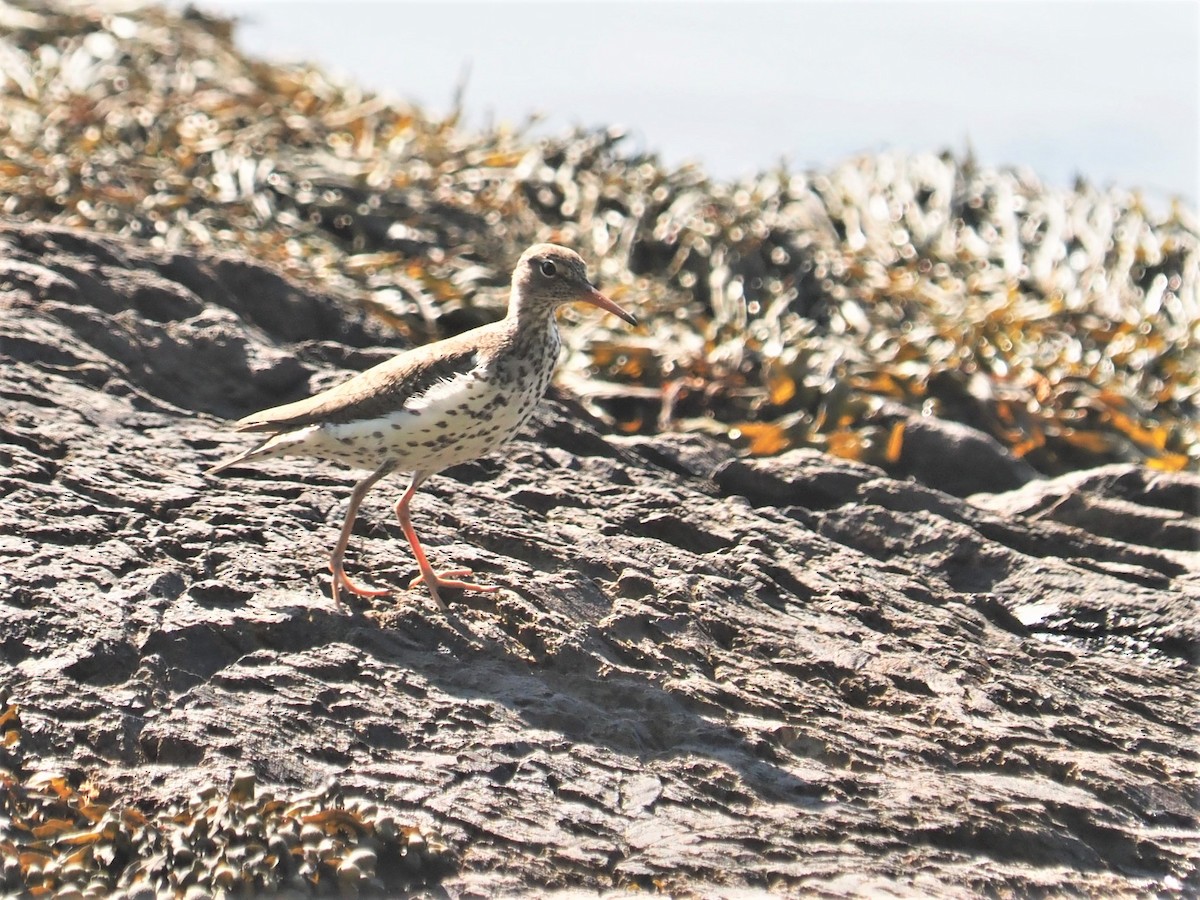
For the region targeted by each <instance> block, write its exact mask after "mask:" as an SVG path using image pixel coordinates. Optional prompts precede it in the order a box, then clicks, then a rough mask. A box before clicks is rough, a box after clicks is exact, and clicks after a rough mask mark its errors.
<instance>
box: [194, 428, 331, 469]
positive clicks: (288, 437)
mask: <svg viewBox="0 0 1200 900" xmlns="http://www.w3.org/2000/svg"><path fill="white" fill-rule="evenodd" d="M313 428H315V426H311V427H309V428H303V429H301V430H300V431H289V432H285V433H284V434H276V435H273V436H272V437H269V438H267V439H266V440H265V441H263V442H262V443H261V444H257V445H255V446H253V447H251V448H250V449H249V450H245V451H243V452H241V453H239V454H238V455H237V456H234V457H231V458H230V459H227V460H225V461H224V462H219V463H217V464H216V465H215V466H213V467H212V468H209V469H205V470H204V474H205V475H216V474H218V473H220V472H224V471H225V470H226V469H229V468H232V467H233V466H236V465H238V464H239V463H244V462H252V461H254V460H256V459H265V458H266V457H268V456H283V455H284V454H286V453H288V452H289V451H291V450H293V449H294V448H295V447H297V446H298V445H302V444H304V443H305V442H306V441H307V440H308V439H309V438H310V437H311V434H310V433H311V432H312V430H313Z"/></svg>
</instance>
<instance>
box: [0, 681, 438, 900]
mask: <svg viewBox="0 0 1200 900" xmlns="http://www.w3.org/2000/svg"><path fill="white" fill-rule="evenodd" d="M0 744H2V747H3V749H0V861H2V862H0V866H2V868H0V892H3V893H4V894H5V895H6V896H8V895H12V894H19V895H25V896H32V897H49V896H54V897H60V898H67V897H110V896H128V897H142V896H146V897H156V896H157V897H175V898H207V897H233V896H245V895H251V894H255V895H256V894H263V893H269V894H275V893H282V894H286V895H290V896H296V897H305V896H327V895H333V896H356V895H358V894H360V893H361V894H365V895H373V896H379V895H383V894H394V893H395V892H397V891H401V890H409V889H411V888H414V887H419V886H420V885H422V884H425V883H426V882H429V881H434V880H436V879H437V878H439V877H441V876H442V875H444V874H445V873H446V872H447V871H448V870H449V869H450V868H451V867H452V866H453V865H454V856H453V854H452V853H451V852H450V851H449V849H448V847H447V846H446V845H445V843H443V842H442V840H441V839H440V838H439V837H438V835H437V834H435V833H433V832H431V831H428V830H424V829H421V828H418V827H416V826H414V825H406V824H401V823H399V822H397V821H396V818H395V816H394V815H393V814H390V813H388V812H386V811H385V810H383V809H381V808H380V807H379V806H378V805H377V804H375V803H373V802H371V801H370V800H368V799H366V798H365V797H356V796H353V795H352V794H350V792H348V791H345V790H343V789H342V788H340V787H339V786H338V785H337V784H336V783H333V782H331V783H329V784H326V785H324V786H323V787H321V788H320V789H319V790H316V791H312V792H309V793H303V794H295V795H291V796H281V795H277V794H274V793H271V792H268V791H264V790H260V789H259V788H258V785H257V784H256V779H255V776H254V775H253V774H250V773H247V774H242V775H239V776H237V777H235V778H234V779H233V782H232V784H231V785H230V787H228V788H227V789H221V788H218V787H216V786H215V785H208V786H206V787H204V788H201V789H200V790H199V791H197V792H196V794H195V795H194V796H193V797H191V798H190V799H189V800H187V801H181V802H177V803H173V804H168V805H165V806H159V807H157V808H154V809H150V810H145V809H140V808H138V807H136V806H132V805H128V804H119V803H115V802H112V800H111V799H110V798H108V797H107V796H106V792H105V789H104V788H103V786H101V785H99V784H97V783H96V782H94V781H91V780H88V779H86V778H83V777H81V776H80V775H79V774H78V773H75V774H68V773H64V772H59V771H54V770H47V769H44V768H39V767H38V766H36V765H35V760H34V759H33V758H31V757H32V755H31V754H27V753H25V752H23V750H22V747H21V744H22V730H21V722H20V710H19V708H18V707H17V706H16V705H12V704H8V705H5V706H4V708H3V710H2V711H0Z"/></svg>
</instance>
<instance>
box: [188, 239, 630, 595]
mask: <svg viewBox="0 0 1200 900" xmlns="http://www.w3.org/2000/svg"><path fill="white" fill-rule="evenodd" d="M575 302H583V303H589V304H592V305H593V306H597V307H599V308H600V309H602V310H605V311H607V312H610V313H612V314H613V315H616V316H618V317H620V318H621V319H623V320H624V321H626V322H627V323H629V324H630V325H632V326H636V325H637V319H636V318H635V317H634V316H633V315H631V314H630V313H628V312H626V311H625V310H624V309H622V308H621V307H620V306H618V305H617V304H616V303H614V302H613V301H612V300H610V299H609V298H608V297H606V296H605V295H604V294H602V293H601V292H600V291H599V290H598V289H597V288H596V286H595V285H593V284H592V282H591V281H589V280H588V275H587V265H586V263H585V262H584V260H583V258H582V257H581V256H579V254H577V253H575V252H574V251H573V250H570V249H568V248H566V247H562V246H559V245H557V244H549V243H539V244H534V245H533V246H531V247H530V248H529V249H527V250H526V251H525V252H524V253H523V254H521V257H520V259H519V260H518V261H517V264H516V266H515V267H514V269H513V274H512V286H511V289H510V292H509V298H508V312H507V315H506V316H505V317H504V318H503V319H501V320H499V321H497V322H493V323H490V324H487V325H483V326H480V327H478V328H473V329H471V330H469V331H464V332H462V333H460V334H457V335H454V336H453V337H449V338H446V339H445V340H441V341H437V342H434V343H431V344H426V345H423V346H419V347H415V348H413V349H410V350H406V351H403V352H401V353H399V354H398V355H396V356H394V357H392V358H391V359H389V360H386V361H385V362H382V363H380V364H379V365H376V366H374V367H372V368H370V369H367V370H365V371H363V372H360V373H358V374H357V375H354V376H353V377H351V378H350V379H348V380H347V381H345V382H342V383H341V384H339V385H336V386H334V387H332V388H330V389H329V390H326V391H322V392H321V393H318V394H315V395H313V396H311V397H309V398H307V399H305V400H299V401H297V402H295V403H286V404H284V405H283V406H276V407H273V408H271V409H266V410H263V411H261V412H256V413H253V414H251V415H248V416H246V417H245V418H243V419H239V420H238V421H237V422H235V423H234V424H233V428H234V430H236V431H239V432H258V433H262V434H265V435H267V436H266V437H265V438H263V439H262V440H261V442H260V443H258V444H257V445H255V446H254V447H251V448H250V449H248V450H246V451H244V452H242V453H239V454H238V455H237V456H234V457H233V458H231V459H227V460H225V461H224V462H221V463H219V464H217V465H215V466H213V467H212V468H210V469H209V470H208V471H207V474H209V475H215V474H217V473H219V472H223V471H225V470H226V469H229V468H232V467H234V466H239V465H242V464H243V463H251V462H257V461H259V460H263V459H268V458H271V457H279V456H300V457H311V458H317V459H322V460H331V461H334V462H338V463H342V464H345V465H348V466H351V467H353V468H357V469H366V470H370V474H368V475H367V476H366V477H365V478H363V479H362V480H361V481H359V482H358V483H357V485H356V486H355V488H354V490H353V491H352V492H351V494H350V503H349V507H348V508H347V510H346V517H345V520H344V521H343V523H342V530H341V533H340V534H339V535H338V539H337V543H336V544H335V545H334V548H333V552H332V553H331V554H330V559H329V570H330V572H331V573H332V582H333V584H332V594H333V601H334V604H335V605H337V606H339V607H340V606H341V602H342V601H341V597H340V593H341V591H342V590H343V589H344V590H345V591H348V592H349V593H351V594H356V595H358V596H362V597H384V596H387V595H388V594H390V593H391V591H389V590H386V589H377V588H373V587H370V586H366V585H360V584H356V583H355V582H353V581H351V579H350V577H349V576H348V575H347V574H346V568H345V555H346V548H347V546H348V544H349V543H350V533H351V531H352V529H353V527H354V519H355V516H356V515H357V514H358V508H359V506H360V505H361V504H362V501H363V498H364V497H365V496H366V495H367V492H368V491H369V490H370V489H371V488H372V487H373V486H374V485H375V484H376V483H377V482H379V481H380V480H382V479H383V478H385V477H386V476H388V475H390V474H392V473H394V472H397V471H400V472H407V473H409V475H410V480H409V483H408V489H407V490H406V491H404V493H403V494H402V495H401V497H400V499H399V500H398V501H397V502H396V505H395V507H394V509H395V514H396V518H397V519H399V521H400V528H401V530H402V531H403V532H404V536H405V537H406V538H407V539H408V543H409V545H410V546H411V548H412V552H413V556H414V557H415V558H416V562H417V568H418V569H419V571H420V574H419V575H418V576H417V577H415V578H413V580H412V581H411V583H410V584H409V588H410V589H411V588H415V587H417V586H419V585H420V584H421V583H422V582H423V583H424V584H425V586H426V587H427V588H428V590H429V594H430V596H431V597H432V598H433V601H434V603H435V604H437V606H438V607H439V608H441V609H443V610H444V609H445V604H444V603H443V602H442V599H441V594H440V591H441V590H443V589H455V590H460V591H474V592H483V593H491V592H494V591H496V590H498V588H496V587H495V586H485V585H480V584H475V583H473V582H471V581H464V580H462V579H463V578H465V577H467V576H470V575H472V574H473V573H472V572H471V570H470V569H464V568H454V569H449V570H447V571H443V572H437V571H435V570H434V568H433V567H432V566H431V565H430V564H429V560H428V559H427V558H426V555H425V550H424V548H423V547H422V545H421V541H420V539H419V538H418V537H417V532H416V530H415V529H414V528H413V524H412V518H411V515H410V511H409V507H410V505H411V503H412V499H413V496H414V494H416V492H417V489H418V488H419V487H420V486H421V485H422V484H424V482H425V481H427V480H428V479H429V478H430V477H431V476H432V475H434V474H436V473H438V472H441V471H442V470H443V469H447V468H449V467H450V466H454V465H458V464H459V463H464V462H468V461H470V460H474V459H478V458H479V457H482V456H485V455H487V454H488V453H490V452H492V451H493V450H495V449H497V448H498V447H500V446H501V445H502V444H504V443H505V442H507V441H508V440H509V439H510V438H512V437H513V435H515V434H516V433H517V432H518V431H519V430H520V429H521V427H522V426H523V425H524V424H525V423H526V422H527V421H528V420H529V417H530V416H531V415H532V414H533V411H534V409H535V408H536V407H537V404H538V402H539V401H540V400H541V399H542V397H543V396H544V395H545V393H546V389H547V388H548V387H549V384H550V379H551V376H552V375H553V374H554V369H555V366H556V365H557V363H558V356H559V349H560V347H561V344H562V339H561V337H560V335H559V332H558V323H557V319H556V312H557V310H558V309H559V307H561V306H563V305H564V304H568V303H575Z"/></svg>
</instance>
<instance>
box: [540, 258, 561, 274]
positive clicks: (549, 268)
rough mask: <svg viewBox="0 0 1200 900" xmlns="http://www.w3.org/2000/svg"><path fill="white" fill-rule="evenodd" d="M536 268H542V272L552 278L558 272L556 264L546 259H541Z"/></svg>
mask: <svg viewBox="0 0 1200 900" xmlns="http://www.w3.org/2000/svg"><path fill="white" fill-rule="evenodd" d="M538 268H539V269H541V270H542V274H543V275H545V276H546V277H547V278H553V277H554V276H555V275H557V274H558V266H556V265H554V263H552V262H550V260H548V259H543V260H542V264H541V265H540V266H538Z"/></svg>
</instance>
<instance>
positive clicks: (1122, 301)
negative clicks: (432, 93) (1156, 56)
mask: <svg viewBox="0 0 1200 900" xmlns="http://www.w3.org/2000/svg"><path fill="white" fill-rule="evenodd" d="M3 11H4V13H3V15H2V16H0V72H2V73H3V78H4V81H3V87H2V89H0V191H2V194H3V213H4V214H5V215H8V216H10V217H15V218H20V219H26V220H38V221H51V222H56V223H60V224H70V225H77V226H81V227H88V228H94V229H97V230H101V231H109V232H120V233H122V234H127V235H130V236H134V237H140V238H143V239H145V240H148V241H151V242H153V243H155V244H161V245H164V246H168V247H179V248H197V249H208V250H220V251H239V252H244V253H248V254H250V255H252V256H254V257H256V258H259V259H261V260H264V261H266V262H269V263H272V264H274V265H276V266H277V267H279V268H280V269H282V270H284V271H285V272H287V273H289V274H290V275H292V276H294V277H296V278H298V279H300V280H302V281H305V282H308V283H311V284H314V285H318V286H320V287H322V288H325V289H330V290H336V291H338V292H340V293H343V294H345V295H349V296H353V297H355V298H356V299H357V300H358V301H359V302H361V303H362V304H364V305H365V306H367V307H368V308H369V309H371V310H373V311H374V312H375V313H377V314H378V315H380V316H383V317H384V318H386V319H387V320H388V321H389V322H391V323H392V324H394V325H395V326H396V327H398V328H400V329H402V330H404V331H405V332H406V333H408V334H411V335H412V336H413V337H414V338H415V339H416V340H426V339H431V338H435V337H438V336H442V335H444V334H447V333H451V332H455V331H459V330H462V329H464V328H467V327H470V326H472V325H476V324H479V323H481V322H483V321H487V320H489V319H491V318H494V317H496V316H498V315H499V314H500V312H501V310H502V308H503V304H504V296H503V295H504V285H505V281H506V279H507V272H508V268H509V266H510V265H511V263H512V260H513V259H515V257H516V256H517V254H519V252H520V251H521V249H523V248H524V246H525V245H527V244H528V243H529V242H531V241H534V240H544V239H554V240H559V241H562V242H565V243H569V244H572V245H574V246H575V247H576V248H577V249H579V250H580V251H581V252H583V253H584V254H585V255H587V256H589V257H591V258H593V259H596V260H599V274H600V277H601V280H602V281H603V282H604V285H605V287H606V289H607V290H608V291H609V292H610V293H612V294H613V295H614V297H615V298H616V299H618V300H619V301H620V302H622V303H623V304H626V305H630V306H633V307H634V308H636V309H637V311H638V313H639V315H640V316H641V317H642V318H643V320H644V322H645V325H644V327H643V328H642V329H640V330H639V331H638V332H636V333H632V334H630V333H628V332H626V331H624V330H610V329H609V327H608V326H607V324H606V323H604V322H603V321H599V320H597V319H596V318H595V317H594V316H591V317H587V318H580V319H579V320H578V321H576V320H575V318H574V317H571V316H568V319H570V321H571V322H572V323H573V327H571V328H569V329H568V332H569V333H568V335H567V344H568V347H569V349H570V351H571V352H570V355H569V357H568V360H567V363H566V365H565V366H564V376H563V377H564V381H565V382H566V383H567V385H568V386H569V387H570V388H571V389H572V390H574V391H576V392H577V393H579V394H580V396H581V397H582V398H583V399H584V401H585V402H586V403H587V404H588V405H589V407H590V408H592V409H593V410H594V411H595V412H596V413H597V414H599V415H602V416H604V417H606V418H608V419H609V420H610V421H613V422H615V423H616V425H617V426H618V427H620V428H621V429H623V430H625V431H629V432H638V431H640V432H653V431H656V430H662V429H682V430H704V431H708V432H711V433H714V434H717V435H721V436H724V437H727V438H729V439H731V440H734V441H737V442H740V443H741V444H743V445H744V446H746V448H747V449H748V451H749V452H752V453H776V452H779V451H781V450H783V449H786V448H788V447H794V446H811V447H820V448H823V449H825V450H827V451H829V452H831V453H835V454H838V455H841V456H847V457H851V458H856V459H863V460H870V461H877V462H884V463H886V462H888V461H891V460H895V459H896V458H897V457H898V455H899V453H900V452H901V450H902V448H903V441H904V433H903V432H904V425H903V422H902V421H901V422H898V421H897V420H896V417H895V416H894V415H890V414H889V413H888V410H889V409H892V408H894V404H901V405H903V406H904V407H907V408H910V409H912V410H915V411H919V412H921V413H926V414H930V415H938V416H943V417H946V418H950V419H954V420H957V421H961V422H965V423H967V424H969V425H972V426H975V427H977V428H980V429H982V430H984V431H986V432H988V433H989V434H991V435H993V436H994V437H996V438H997V439H998V440H999V441H1000V442H1001V443H1003V444H1004V445H1005V446H1007V447H1008V448H1009V449H1010V450H1011V451H1012V452H1013V453H1015V454H1017V455H1019V456H1022V457H1024V458H1025V459H1027V460H1028V461H1029V462H1030V463H1032V464H1033V465H1034V466H1036V467H1037V468H1039V469H1041V470H1042V471H1045V472H1050V473H1053V472H1059V471H1063V470H1066V469H1071V468H1077V467H1083V466H1089V465H1095V464H1099V463H1103V462H1109V461H1118V460H1123V461H1144V462H1145V463H1146V464H1148V465H1151V466H1156V467H1159V468H1163V469H1179V468H1183V467H1195V466H1196V464H1197V463H1198V462H1200V427H1198V411H1197V397H1198V391H1200V381H1198V379H1200V375H1198V372H1200V353H1198V351H1197V344H1198V342H1200V325H1198V324H1197V323H1198V322H1200V306H1198V301H1197V280H1198V274H1200V272H1198V270H1200V236H1198V231H1197V222H1196V218H1195V215H1194V212H1193V211H1192V210H1189V209H1187V208H1185V207H1184V206H1183V205H1182V204H1180V203H1175V204H1173V205H1172V207H1171V208H1170V210H1169V211H1167V212H1166V213H1164V214H1155V213H1153V212H1152V211H1150V210H1149V209H1147V207H1146V205H1145V204H1144V202H1143V201H1142V199H1141V198H1140V197H1139V196H1138V195H1137V194H1136V193H1129V192H1125V191H1122V190H1118V189H1108V190H1099V189H1097V188H1095V187H1092V186H1090V185H1088V184H1086V183H1083V182H1080V183H1078V184H1077V185H1076V186H1075V188H1074V190H1071V191H1063V190H1052V189H1049V188H1046V187H1044V186H1042V185H1041V184H1040V183H1039V182H1038V181H1037V179H1036V178H1034V177H1033V176H1032V174H1030V173H1029V172H1027V171H1022V170H1011V169H989V168H984V167H980V166H978V165H976V164H975V162H974V161H973V160H972V159H971V158H969V157H967V158H965V159H960V158H955V157H954V156H952V155H950V154H943V155H941V156H934V155H920V156H903V155H900V154H882V155H877V156H866V157H861V158H856V159H852V160H847V161H845V162H843V163H841V164H840V165H837V166H835V167H833V168H831V169H830V170H828V171H824V172H805V173H797V172H789V171H786V170H779V171H773V172H766V173H763V174H761V175H759V176H757V177H754V178H750V179H745V180H743V181H740V182H737V183H732V184H726V183H718V182H714V181H712V180H710V179H709V178H708V177H706V176H705V174H704V173H703V172H702V171H701V170H699V169H698V168H695V167H691V166H685V167H682V168H676V169H667V168H665V167H663V166H661V165H660V164H659V162H658V160H657V159H656V158H655V157H654V156H643V155H630V154H627V153H625V152H624V150H623V148H622V145H621V141H620V134H619V133H618V132H616V131H593V132H576V133H572V134H569V135H566V136H563V137H559V138H543V139H534V138H532V137H530V136H529V135H528V134H526V133H524V132H522V131H520V130H513V129H509V128H504V127H500V128H495V129H493V130H490V131H485V132H478V133H476V132H469V131H467V130H465V129H462V128H460V127H459V125H458V122H457V117H456V116H455V115H451V116H449V117H448V118H446V119H437V118H432V117H430V116H428V115H427V114H425V113H424V112H423V111H421V110H420V109H417V108H414V107H410V106H405V105H401V104H396V103H390V102H385V101H384V100H382V99H381V98H379V97H378V96H375V95H373V94H371V93H369V92H365V91H363V90H361V89H359V88H358V87H356V86H354V85H352V84H343V83H339V82H336V81H334V80H331V79H330V78H329V77H327V76H326V75H325V74H323V73H322V72H321V71H320V70H318V69H315V68H311V67H304V66H282V65H273V64H267V63H263V62H257V61H254V60H250V59H247V58H246V57H245V56H243V55H242V54H241V53H240V52H238V50H237V49H236V47H235V46H234V44H233V42H232V25H231V23H229V22H226V21H223V20H219V19H212V18H206V17H204V16H202V15H200V14H197V13H194V12H189V13H186V14H182V15H180V14H175V13H171V12H166V11H163V10H159V9H154V8H144V9H139V10H137V11H130V12H127V13H122V14H115V13H103V12H97V11H93V10H92V9H90V8H85V7H83V6H65V7H62V8H61V9H59V8H55V7H46V6H44V5H42V4H32V3H31V4H27V5H18V4H13V5H8V6H5V7H3Z"/></svg>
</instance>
